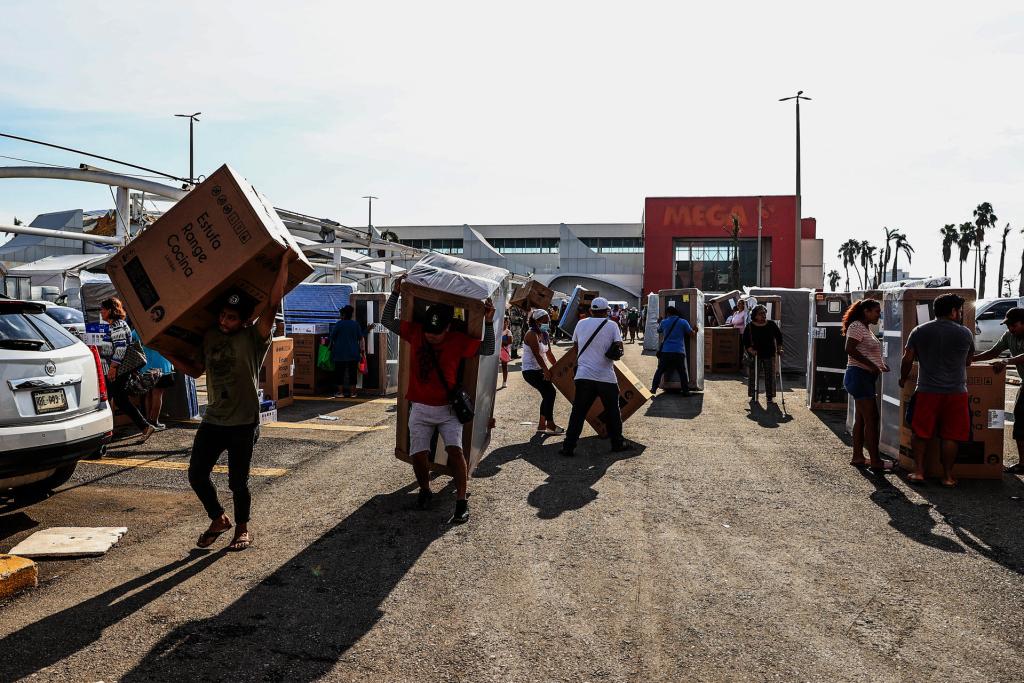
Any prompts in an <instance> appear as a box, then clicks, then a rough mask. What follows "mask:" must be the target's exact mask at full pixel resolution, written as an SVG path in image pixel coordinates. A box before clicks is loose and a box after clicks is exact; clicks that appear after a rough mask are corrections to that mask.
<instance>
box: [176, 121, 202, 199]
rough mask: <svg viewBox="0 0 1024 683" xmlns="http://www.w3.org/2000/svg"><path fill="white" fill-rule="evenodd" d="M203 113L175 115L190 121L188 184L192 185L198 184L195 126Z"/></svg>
mask: <svg viewBox="0 0 1024 683" xmlns="http://www.w3.org/2000/svg"><path fill="white" fill-rule="evenodd" d="M202 113H203V112H201V111H197V112H196V113H195V114H175V116H176V117H178V118H182V119H188V182H189V183H190V184H192V185H195V184H196V172H195V152H196V146H195V137H194V133H195V128H194V124H195V122H196V121H198V120H199V115H200V114H202Z"/></svg>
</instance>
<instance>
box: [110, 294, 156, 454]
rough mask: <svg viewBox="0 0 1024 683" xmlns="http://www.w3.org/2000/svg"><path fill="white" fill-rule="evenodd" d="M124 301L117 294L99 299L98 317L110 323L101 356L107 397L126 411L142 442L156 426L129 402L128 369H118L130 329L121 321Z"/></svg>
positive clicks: (130, 335)
mask: <svg viewBox="0 0 1024 683" xmlns="http://www.w3.org/2000/svg"><path fill="white" fill-rule="evenodd" d="M125 317H126V316H125V312H124V304H122V303H121V300H120V299H118V298H117V297H111V298H109V299H104V300H103V301H101V302H100V318H102V319H103V322H105V323H107V325H108V326H109V327H110V345H109V346H107V345H105V344H104V345H103V346H102V347H101V348H102V351H103V352H102V356H101V360H102V361H103V365H104V366H105V370H106V374H107V382H109V383H110V397H111V398H112V399H113V401H114V405H116V406H117V409H118V410H120V411H121V412H122V413H124V414H125V415H127V416H128V417H129V418H130V419H131V421H132V423H133V424H134V425H135V426H136V427H138V429H139V431H140V432H142V441H140V443H145V442H146V441H147V440H148V439H149V437H151V436H153V432H154V431H156V427H154V426H153V425H152V424H150V423H149V420H147V419H146V418H145V417H143V415H142V413H141V412H140V411H139V408H138V406H136V405H135V403H133V402H132V400H131V397H130V396H129V394H128V383H129V381H130V380H131V377H132V374H133V373H132V372H122V371H121V370H120V367H121V361H123V360H124V355H125V352H127V351H128V345H129V344H131V343H132V330H131V328H130V327H129V326H128V323H127V322H126V321H125Z"/></svg>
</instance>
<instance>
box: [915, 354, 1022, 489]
mask: <svg viewBox="0 0 1024 683" xmlns="http://www.w3.org/2000/svg"><path fill="white" fill-rule="evenodd" d="M896 372H899V370H898V369H897V370H896ZM916 384H917V365H916V364H915V365H914V369H913V370H912V371H911V373H910V377H909V378H908V379H907V381H906V383H905V384H904V386H903V391H902V399H903V403H904V405H906V402H907V401H909V400H910V397H911V396H913V395H914V386H915V385H916ZM967 397H968V403H969V406H970V412H971V440H970V441H962V442H960V443H958V444H957V453H956V460H955V461H954V463H953V478H954V479H1002V478H1003V428H1004V421H1005V409H1006V370H1005V369H1004V370H1000V371H999V372H996V371H995V369H994V368H993V367H992V366H991V365H989V364H987V363H975V364H974V365H972V366H971V367H969V368H967ZM912 439H913V430H912V429H911V428H910V427H909V426H907V424H906V421H905V420H904V423H903V424H901V425H900V450H899V463H900V467H902V468H903V469H905V470H907V471H908V472H912V471H913V470H914V456H913V451H912V449H911V442H912ZM928 446H929V448H928V451H927V454H926V457H925V475H926V476H928V477H941V476H942V464H941V462H940V460H939V442H938V441H937V440H936V441H932V442H931V443H930V444H928Z"/></svg>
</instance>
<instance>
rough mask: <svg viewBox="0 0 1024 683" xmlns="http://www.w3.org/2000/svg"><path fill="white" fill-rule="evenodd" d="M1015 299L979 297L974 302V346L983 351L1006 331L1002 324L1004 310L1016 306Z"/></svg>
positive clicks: (1004, 314) (1004, 315)
mask: <svg viewBox="0 0 1024 683" xmlns="http://www.w3.org/2000/svg"><path fill="white" fill-rule="evenodd" d="M1017 301H1018V300H1017V299H979V300H978V301H977V303H976V304H975V309H974V311H975V318H976V320H977V322H976V323H975V325H976V327H975V331H974V346H975V347H977V349H978V351H979V352H980V351H984V350H985V349H987V348H989V347H990V346H992V345H993V344H995V343H996V342H997V341H999V337H1001V336H1003V332H1006V327H1004V326H1003V325H1002V322H1003V318H1005V317H1006V312H1007V311H1009V310H1010V309H1011V308H1015V307H1016V306H1017Z"/></svg>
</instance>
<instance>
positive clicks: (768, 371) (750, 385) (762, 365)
mask: <svg viewBox="0 0 1024 683" xmlns="http://www.w3.org/2000/svg"><path fill="white" fill-rule="evenodd" d="M756 363H757V372H759V373H761V374H762V375H764V384H763V385H762V387H763V389H764V395H765V398H767V399H768V400H771V399H773V398H775V358H774V357H773V356H761V355H760V354H758V355H757V358H756ZM754 364H755V358H753V357H751V359H750V374H749V375H748V377H747V395H748V396H750V397H751V398H753V397H754V382H756V381H757V373H755V372H754Z"/></svg>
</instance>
